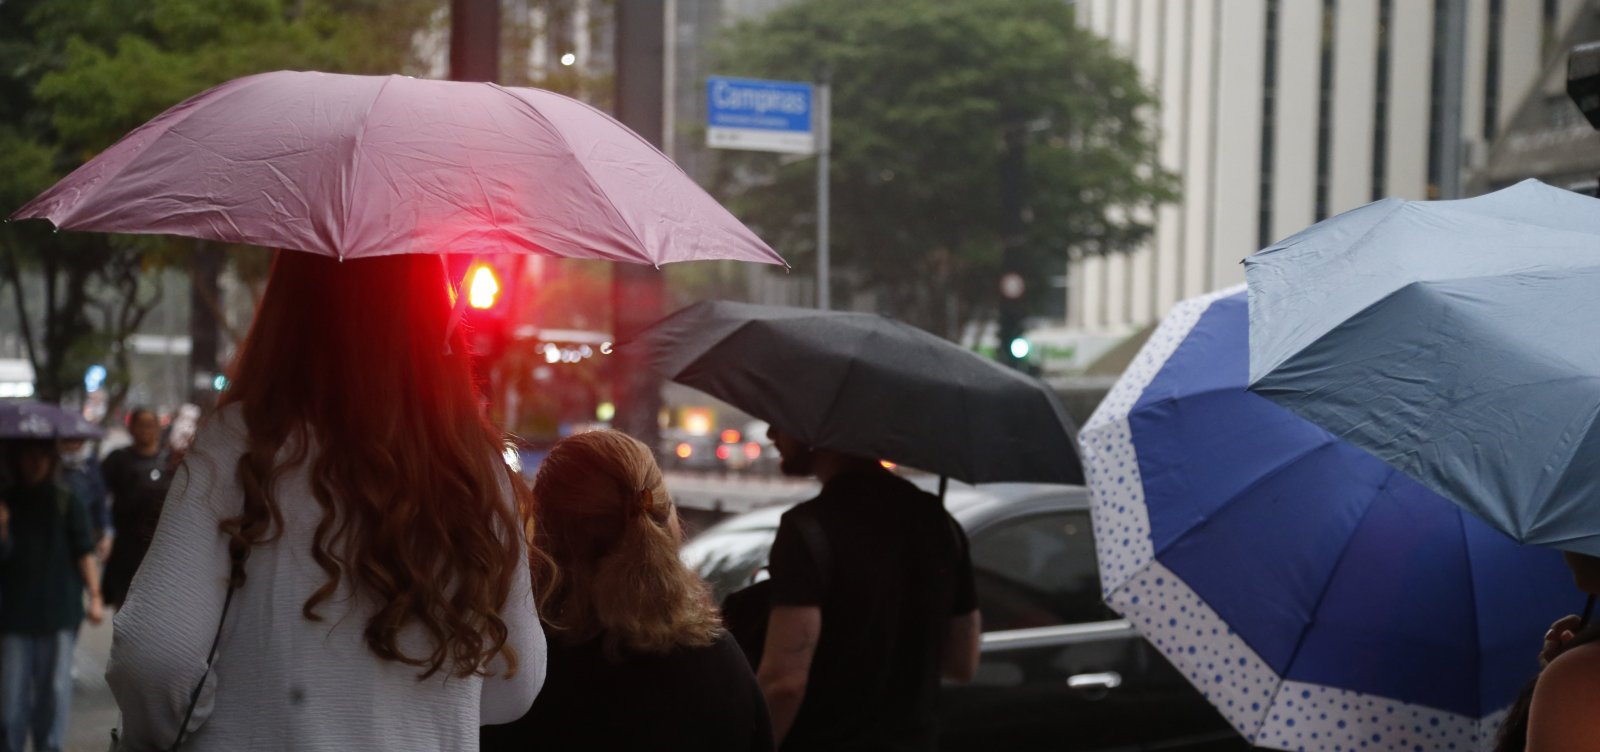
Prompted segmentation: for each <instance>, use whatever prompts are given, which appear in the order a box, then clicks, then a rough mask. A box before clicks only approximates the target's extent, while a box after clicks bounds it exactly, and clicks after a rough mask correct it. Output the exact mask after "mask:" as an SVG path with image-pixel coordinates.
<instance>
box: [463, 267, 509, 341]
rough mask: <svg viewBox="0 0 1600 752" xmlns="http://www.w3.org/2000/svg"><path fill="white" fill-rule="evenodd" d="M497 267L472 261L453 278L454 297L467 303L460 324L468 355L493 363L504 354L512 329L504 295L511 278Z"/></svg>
mask: <svg viewBox="0 0 1600 752" xmlns="http://www.w3.org/2000/svg"><path fill="white" fill-rule="evenodd" d="M499 263H500V262H499V261H498V260H496V261H489V260H484V259H473V260H472V261H471V262H470V263H469V264H467V266H466V268H465V270H464V271H462V272H460V273H459V275H457V276H456V279H458V280H460V287H459V289H458V290H457V293H456V294H458V295H464V296H466V299H467V305H466V308H465V310H464V312H463V314H462V317H461V324H462V327H463V329H464V330H465V334H466V339H467V349H468V352H470V353H471V354H472V355H473V356H474V357H477V358H483V359H488V360H494V359H497V358H499V357H500V356H501V355H502V354H503V353H504V352H505V348H506V343H507V342H508V341H509V340H510V336H511V331H510V330H511V327H512V326H513V322H512V320H511V318H512V317H511V310H510V309H511V295H509V294H508V293H509V292H510V288H509V286H510V284H511V282H512V277H511V275H510V274H508V273H507V271H508V270H507V268H505V267H502V266H500V265H499ZM507 263H508V262H507ZM508 265H509V264H508Z"/></svg>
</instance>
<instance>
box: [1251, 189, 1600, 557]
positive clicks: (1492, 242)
mask: <svg viewBox="0 0 1600 752" xmlns="http://www.w3.org/2000/svg"><path fill="white" fill-rule="evenodd" d="M1245 273H1246V277H1247V279H1248V283H1249V289H1250V380H1251V389H1252V390H1253V391H1255V392H1256V393H1258V394H1261V395H1262V396H1265V397H1267V398H1268V399H1271V400H1272V401H1274V402H1276V403H1278V404H1280V405H1283V406H1284V407H1287V408H1289V409H1290V410H1292V411H1294V412H1295V413H1298V414H1299V415H1301V416H1303V417H1305V418H1307V419H1309V420H1311V421H1312V422H1314V423H1316V424H1318V425H1320V426H1323V427H1324V428H1327V429H1328V430H1330V431H1332V432H1333V433H1334V434H1336V435H1338V436H1339V437H1341V438H1343V439H1345V440H1346V441H1349V442H1350V443H1352V444H1355V445H1356V446H1359V447H1361V448H1363V449H1365V450H1367V451H1369V452H1371V453H1372V454H1374V455H1376V456H1378V457H1379V458H1381V459H1383V460H1384V461H1386V462H1388V463H1390V464H1392V465H1394V466H1395V467H1398V468H1400V469H1401V470H1404V471H1405V472H1406V473H1407V474H1409V475H1411V476H1412V477H1413V478H1416V479H1417V480H1419V481H1421V482H1422V483H1423V485H1426V486H1428V487H1429V488H1432V489H1434V490H1435V491H1438V492H1439V493H1440V494H1442V495H1444V496H1445V497H1446V498H1449V499H1451V500H1453V501H1455V502H1458V503H1460V504H1462V505H1464V506H1466V507H1467V508H1468V509H1470V510H1472V511H1473V512H1475V513H1476V514H1478V515H1479V516H1480V517H1482V518H1483V519H1484V520H1486V521H1488V522H1489V523H1490V524H1492V525H1494V526H1496V527H1498V528H1500V529H1501V530H1503V531H1505V532H1506V533H1508V534H1509V535H1511V536H1512V537H1513V538H1516V539H1517V540H1519V541H1523V542H1526V543H1537V544H1540V545H1547V546H1554V547H1557V548H1561V549H1566V550H1571V551H1578V552H1582V553H1587V554H1594V555H1600V431H1597V430H1596V425H1595V424H1596V419H1597V417H1600V201H1597V200H1595V199H1592V198H1589V197H1587V196H1582V195H1579V194H1576V193H1572V192H1570V191H1564V190H1560V189H1558V188H1552V187H1550V186H1547V185H1544V184H1542V183H1539V182H1537V181H1532V180H1529V181H1524V182H1522V183H1519V184H1517V185H1515V186H1512V187H1510V188H1506V189H1504V190H1501V191H1498V192H1495V193H1491V194H1488V195H1485V196H1480V197H1478V198H1472V199H1465V200H1460V201H1402V200H1400V199H1387V200H1384V201H1380V202H1377V203H1374V204H1370V205H1368V206H1365V207H1362V208H1360V209H1356V210H1354V211H1350V212H1347V213H1345V214H1341V215H1339V216H1337V217H1334V218H1332V219H1329V220H1326V221H1324V222H1321V223H1319V224H1317V225H1314V226H1312V227H1310V228H1308V229H1306V230H1304V231H1302V232H1300V233H1299V234H1297V235H1295V236H1293V237H1290V238H1289V239H1287V240H1284V241H1283V242H1281V243H1279V244H1277V245H1275V246H1273V247H1271V248H1268V249H1266V250H1264V251H1262V252H1260V253H1257V254H1255V255H1254V256H1251V257H1250V258H1248V259H1246V260H1245Z"/></svg>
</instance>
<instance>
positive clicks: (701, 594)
mask: <svg viewBox="0 0 1600 752" xmlns="http://www.w3.org/2000/svg"><path fill="white" fill-rule="evenodd" d="M533 497H534V504H535V509H536V513H535V517H536V521H537V528H538V533H537V538H536V546H537V547H538V548H539V549H541V550H542V551H543V552H544V553H545V554H547V555H549V557H550V558H551V559H552V560H553V562H554V570H555V572H556V573H557V574H556V576H555V577H554V578H552V579H549V580H546V581H544V582H542V583H541V588H540V591H539V613H540V616H541V618H542V620H543V622H544V629H545V634H546V636H547V637H548V638H549V641H550V683H549V684H548V685H547V686H546V687H545V689H544V692H543V693H542V694H540V695H539V699H538V700H537V701H535V702H534V704H533V708H532V709H531V710H530V711H528V714H527V715H525V716H523V717H522V718H521V719H520V720H518V721H516V722H515V723H512V724H508V725H505V726H486V727H485V728H484V729H483V749H484V752H499V751H501V750H525V749H529V748H531V747H535V746H536V747H538V748H540V749H552V750H565V749H694V750H707V751H712V750H728V751H732V750H739V751H741V752H742V751H744V750H769V749H771V748H772V730H771V726H770V725H769V723H768V721H767V710H766V703H765V701H764V700H763V699H762V697H761V690H760V688H759V687H758V686H757V685H756V681H755V676H754V675H753V673H752V672H751V670H750V665H749V664H748V663H747V662H746V661H745V657H744V653H742V652H741V651H740V650H739V646H738V644H737V643H735V642H734V641H733V638H732V637H730V636H729V635H728V634H727V633H726V632H724V631H723V630H722V628H721V625H720V623H719V621H718V618H717V612H716V607H715V606H714V605H713V604H712V602H711V598H710V594H709V593H708V591H707V590H706V586H705V583H703V582H701V580H700V578H699V577H698V576H696V575H695V574H694V572H692V571H690V570H689V569H688V567H686V566H684V565H683V564H682V563H681V562H680V561H679V560H678V548H679V546H680V545H681V544H682V543H683V531H682V529H681V528H680V527H679V524H678V516H677V511H676V510H675V509H674V508H673V504H672V500H671V498H669V497H668V495H667V489H666V486H665V484H664V482H663V479H662V476H661V468H660V467H658V466H657V465H656V461H655V457H654V456H652V455H651V453H650V450H649V448H648V447H646V446H645V445H644V444H642V443H640V442H639V441H637V440H635V439H633V438H631V437H629V436H628V435H626V434H623V433H620V432H617V431H593V432H590V433H581V434H577V435H575V436H572V437H569V438H567V439H565V440H563V441H562V442H560V443H559V444H556V446H555V448H553V449H552V450H551V451H550V454H549V456H547V457H546V458H545V460H544V462H543V463H542V464H541V465H540V466H539V473H538V475H537V477H536V478H535V480H534V485H533Z"/></svg>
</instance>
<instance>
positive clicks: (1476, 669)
mask: <svg viewBox="0 0 1600 752" xmlns="http://www.w3.org/2000/svg"><path fill="white" fill-rule="evenodd" d="M1450 506H1451V507H1452V508H1453V509H1454V510H1455V513H1456V527H1458V528H1460V530H1461V550H1462V551H1463V552H1464V555H1465V556H1466V558H1467V595H1468V597H1470V598H1472V634H1473V636H1474V638H1475V639H1474V640H1473V644H1474V645H1477V646H1478V648H1479V649H1478V650H1474V651H1472V660H1473V666H1472V675H1473V676H1475V677H1478V678H1479V680H1480V681H1481V680H1482V678H1483V649H1482V648H1483V620H1482V619H1480V618H1478V617H1479V611H1478V575H1477V572H1476V571H1474V570H1473V568H1472V539H1471V538H1469V537H1467V520H1466V512H1465V510H1463V509H1462V508H1461V506H1460V505H1458V504H1454V503H1452V504H1450ZM1473 699H1475V700H1477V703H1478V704H1477V705H1476V707H1477V714H1478V716H1479V717H1480V718H1481V717H1482V716H1483V695H1482V694H1481V693H1480V694H1479V695H1478V696H1477V697H1475V698H1473Z"/></svg>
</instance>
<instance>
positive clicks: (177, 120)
mask: <svg viewBox="0 0 1600 752" xmlns="http://www.w3.org/2000/svg"><path fill="white" fill-rule="evenodd" d="M266 75H267V74H265V73H262V74H257V75H256V76H253V77H251V78H252V79H255V78H260V77H263V76H266ZM251 82H252V83H254V80H252V81H251ZM226 85H227V84H226V83H224V84H218V87H217V88H220V87H221V86H226ZM242 88H244V83H242V82H241V83H240V85H239V86H238V87H236V88H235V89H234V90H233V91H229V92H226V93H224V94H219V95H218V98H221V97H225V96H231V95H233V94H235V93H237V92H238V90H239V89H242ZM208 91H209V90H208ZM204 95H205V92H201V93H200V94H196V95H194V97H191V98H190V99H189V100H187V101H188V102H189V105H190V106H189V107H187V108H185V109H184V111H183V112H181V113H175V114H174V117H173V120H172V123H171V124H170V125H167V126H166V127H165V128H164V129H162V130H161V132H160V133H157V134H156V135H155V136H153V137H152V138H151V139H150V143H149V144H148V145H146V146H145V147H144V148H142V149H140V150H139V153H138V154H135V155H134V156H132V157H130V158H129V159H128V160H127V161H126V162H123V163H122V166H121V167H118V168H117V171H116V172H113V173H111V174H109V175H103V176H101V179H100V184H101V185H110V184H111V182H112V181H113V180H114V179H115V178H116V177H117V176H118V175H121V174H122V173H124V172H126V171H127V170H128V168H129V167H132V166H133V163H134V162H137V161H139V158H140V157H142V156H144V154H145V152H147V151H149V150H150V147H151V146H154V145H155V142H156V141H159V140H161V139H162V138H164V137H165V136H166V135H167V134H168V133H171V132H172V130H173V129H174V128H177V127H178V126H179V125H182V124H183V122H184V121H185V120H188V119H189V118H190V117H191V116H192V115H194V114H195V113H196V112H198V111H199V110H200V105H201V104H207V105H209V104H211V102H210V101H209V100H208V101H206V102H204V103H202V102H200V101H197V100H198V99H199V98H200V97H202V96H204ZM178 106H179V107H182V106H183V105H182V104H179V105H178ZM153 124H154V123H153V122H152V123H146V124H145V125H143V126H140V127H138V128H135V129H134V130H133V131H132V132H130V133H128V134H127V135H125V136H123V137H122V138H119V139H117V141H116V142H115V143H113V144H111V145H110V146H108V147H106V148H105V149H104V150H103V151H101V152H100V153H101V154H104V153H106V152H109V151H111V150H112V149H115V148H116V147H117V146H118V145H120V144H122V143H123V142H125V141H127V140H128V139H130V138H133V137H134V136H135V135H137V134H138V133H139V132H140V131H143V130H144V129H145V128H146V127H147V126H150V125H153ZM89 164H90V163H89V162H85V163H84V164H82V165H80V166H79V167H78V170H81V169H83V168H84V167H87V166H89ZM78 170H73V171H72V172H71V173H68V175H67V177H69V178H70V177H71V176H72V175H75V174H77V172H78ZM58 185H59V184H58ZM54 190H55V187H54V186H52V187H51V188H50V189H49V190H47V191H46V193H50V192H52V191H54ZM87 193H88V192H86V194H87ZM43 195H44V194H40V197H36V198H34V199H33V200H32V201H29V202H28V203H27V204H25V205H24V206H23V207H22V208H23V209H26V208H28V207H29V206H32V205H33V204H34V203H35V202H37V201H38V200H39V198H42V197H43ZM85 203H87V198H85V199H84V200H80V201H79V202H78V203H77V205H76V206H74V207H73V208H72V209H70V210H69V211H68V213H69V214H70V213H73V212H76V211H77V209H78V207H79V206H82V205H83V204H85ZM18 211H19V212H20V211H21V210H20V209H19V210H18ZM13 216H14V215H13ZM40 216H43V215H40ZM45 219H47V220H49V221H50V224H52V225H54V226H55V227H56V228H57V229H60V227H61V225H57V224H56V223H55V220H51V219H49V217H45ZM68 221H71V220H70V219H69V220H68Z"/></svg>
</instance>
